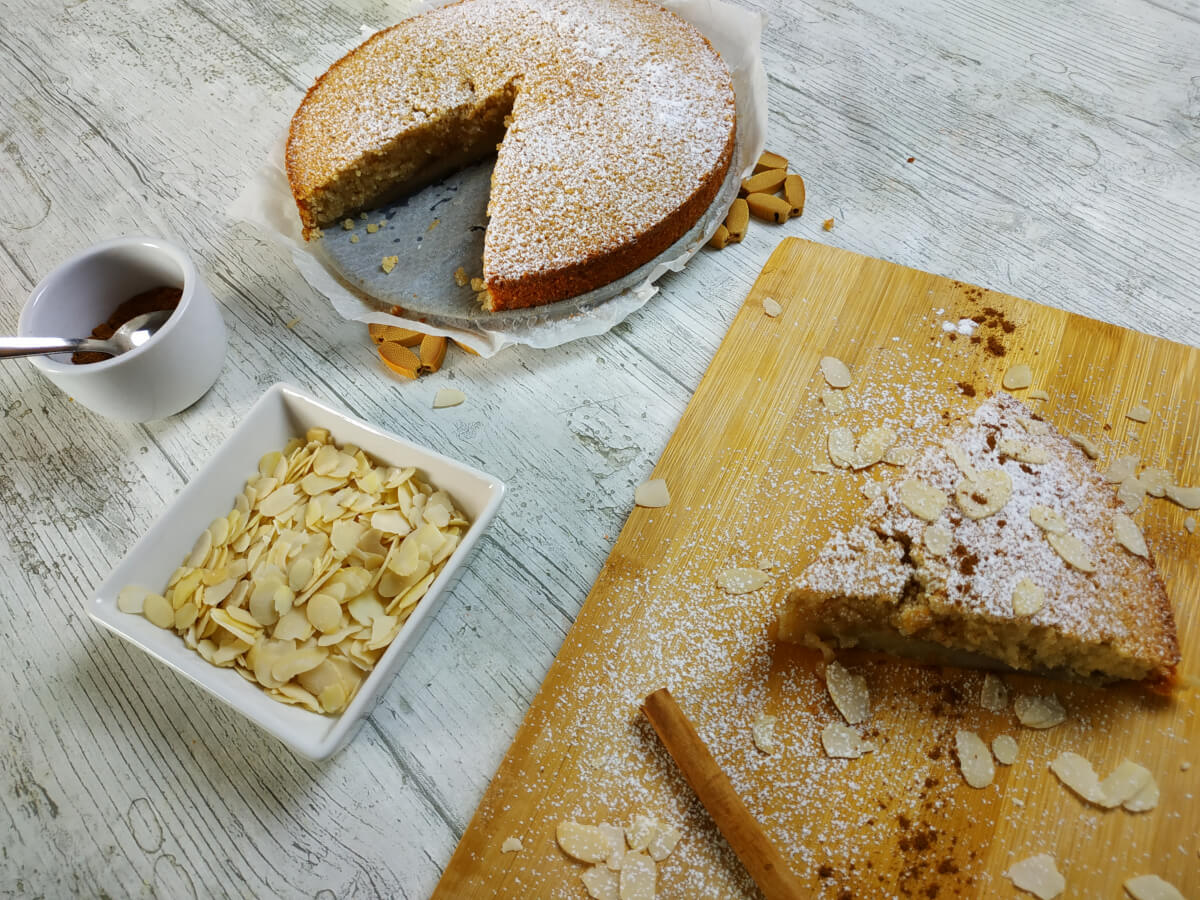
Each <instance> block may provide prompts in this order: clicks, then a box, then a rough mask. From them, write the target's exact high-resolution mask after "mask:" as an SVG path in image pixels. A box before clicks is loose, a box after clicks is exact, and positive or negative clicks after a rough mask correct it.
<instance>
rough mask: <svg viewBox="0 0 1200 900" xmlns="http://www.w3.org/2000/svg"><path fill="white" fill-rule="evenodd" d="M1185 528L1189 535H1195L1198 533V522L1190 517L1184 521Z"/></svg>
mask: <svg viewBox="0 0 1200 900" xmlns="http://www.w3.org/2000/svg"><path fill="white" fill-rule="evenodd" d="M1183 527H1184V528H1186V529H1187V533H1188V534H1195V533H1196V520H1195V519H1193V518H1192V517H1191V516H1188V517H1187V518H1186V519H1184V520H1183Z"/></svg>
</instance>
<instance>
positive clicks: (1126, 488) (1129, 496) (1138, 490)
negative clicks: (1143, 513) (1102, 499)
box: [1117, 475, 1146, 513]
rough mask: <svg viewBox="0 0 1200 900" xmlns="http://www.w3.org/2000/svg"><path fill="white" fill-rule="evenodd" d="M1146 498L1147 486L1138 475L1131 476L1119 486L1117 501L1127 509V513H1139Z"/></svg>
mask: <svg viewBox="0 0 1200 900" xmlns="http://www.w3.org/2000/svg"><path fill="white" fill-rule="evenodd" d="M1145 496H1146V486H1145V485H1144V484H1142V480H1141V479H1140V478H1138V477H1137V476H1136V475H1130V476H1129V477H1128V478H1126V479H1125V480H1124V481H1122V482H1121V483H1120V484H1119V485H1117V499H1118V500H1119V501H1120V502H1121V504H1122V505H1123V506H1124V507H1125V511H1126V512H1131V513H1132V512H1137V510H1138V507H1139V506H1141V505H1142V500H1143V499H1144V498H1145Z"/></svg>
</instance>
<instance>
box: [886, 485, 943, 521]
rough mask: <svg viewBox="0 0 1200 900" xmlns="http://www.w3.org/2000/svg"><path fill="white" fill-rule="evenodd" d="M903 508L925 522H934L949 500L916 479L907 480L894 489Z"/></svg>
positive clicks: (930, 486) (935, 489) (933, 488)
mask: <svg viewBox="0 0 1200 900" xmlns="http://www.w3.org/2000/svg"><path fill="white" fill-rule="evenodd" d="M896 492H897V495H898V496H899V498H900V502H901V503H903V504H904V508H905V509H907V510H908V511H909V512H910V513H912V514H913V515H914V516H916V517H917V518H918V519H924V520H925V521H926V522H936V521H937V519H938V517H939V516H941V514H942V510H943V509H945V508H946V504H947V503H949V502H950V500H949V498H948V497H947V496H946V495H945V494H943V493H942V492H941V491H939V490H938V489H937V488H935V487H933V486H932V485H929V484H926V483H925V482H924V481H920V480H918V479H916V478H907V479H905V480H904V481H902V482H900V486H899V487H898V488H897V489H896Z"/></svg>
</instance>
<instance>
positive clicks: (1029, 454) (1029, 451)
mask: <svg viewBox="0 0 1200 900" xmlns="http://www.w3.org/2000/svg"><path fill="white" fill-rule="evenodd" d="M997 449H998V450H999V451H1000V453H1001V454H1003V455H1004V456H1011V457H1012V458H1013V459H1015V460H1016V461H1017V462H1023V463H1029V464H1031V465H1035V466H1040V465H1041V464H1042V463H1044V462H1046V461H1047V460H1049V459H1050V453H1049V452H1048V451H1047V450H1046V448H1045V447H1043V446H1042V445H1041V444H1035V443H1033V442H1032V441H1023V440H1019V439H1017V438H1001V439H1000V443H999V444H998V445H997Z"/></svg>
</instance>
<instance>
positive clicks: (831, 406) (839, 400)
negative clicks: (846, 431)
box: [821, 387, 846, 413]
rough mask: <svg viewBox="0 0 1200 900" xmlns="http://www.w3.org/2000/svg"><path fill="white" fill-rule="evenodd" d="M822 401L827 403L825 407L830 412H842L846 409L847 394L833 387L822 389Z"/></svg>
mask: <svg viewBox="0 0 1200 900" xmlns="http://www.w3.org/2000/svg"><path fill="white" fill-rule="evenodd" d="M821 402H822V403H823V404H825V408H826V409H827V410H829V411H830V412H834V413H841V412H845V411H846V395H845V394H843V393H842V392H841V391H835V390H834V389H833V388H828V387H827V388H822V389H821Z"/></svg>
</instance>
